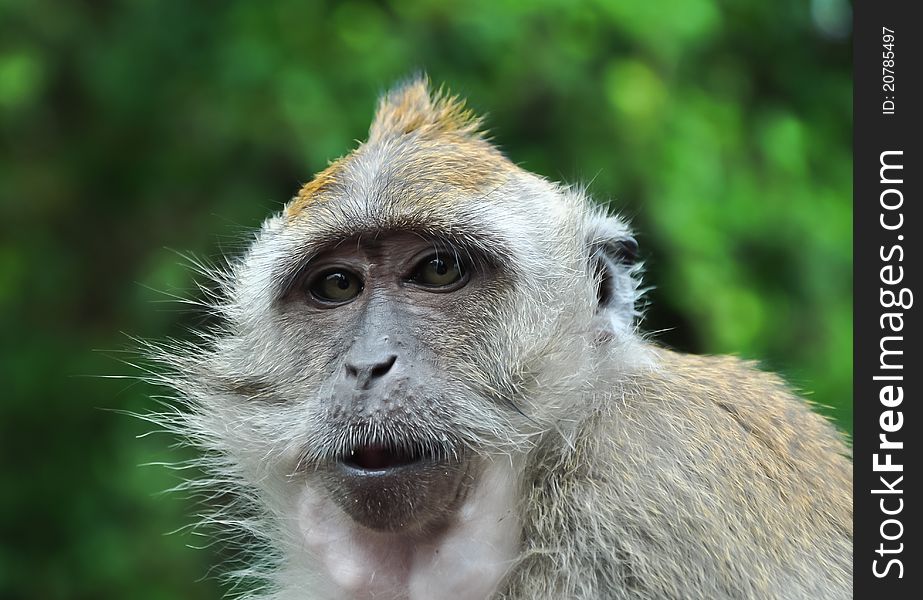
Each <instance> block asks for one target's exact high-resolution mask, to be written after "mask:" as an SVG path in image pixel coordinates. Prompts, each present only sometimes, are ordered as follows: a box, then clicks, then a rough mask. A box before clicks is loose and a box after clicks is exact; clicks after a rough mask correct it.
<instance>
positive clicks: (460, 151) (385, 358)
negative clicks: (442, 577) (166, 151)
mask: <svg viewBox="0 0 923 600" xmlns="http://www.w3.org/2000/svg"><path fill="white" fill-rule="evenodd" d="M479 127H480V121H479V119H477V118H475V117H474V116H473V115H472V114H471V113H470V112H469V111H468V110H467V109H465V107H464V105H463V104H462V103H461V102H460V101H459V100H457V99H456V98H453V97H447V96H446V95H444V94H439V93H436V94H433V93H431V92H430V91H429V89H428V87H427V83H426V82H425V81H423V80H416V81H412V82H410V83H408V84H406V85H404V86H402V87H399V88H397V89H396V90H394V91H392V92H391V93H389V94H387V95H385V96H384V97H383V98H382V100H381V101H380V104H379V107H378V111H377V115H376V117H375V120H374V123H373V124H372V127H371V130H370V135H369V139H368V141H367V142H365V143H363V144H362V145H360V146H359V147H358V148H357V149H356V150H355V151H353V152H352V153H350V154H349V155H348V156H346V157H344V158H341V159H339V160H337V161H336V162H334V163H332V164H331V165H330V166H329V168H327V169H326V170H324V171H323V172H321V173H319V174H318V175H316V176H315V178H314V179H313V180H312V181H311V182H310V183H308V184H307V185H305V186H304V187H303V188H302V189H301V191H300V193H299V194H298V195H297V197H295V198H294V199H293V200H292V201H291V202H290V203H289V204H288V205H287V206H286V208H285V210H284V211H283V212H282V213H281V214H279V215H276V216H273V217H272V218H270V219H268V220H267V221H266V222H265V223H264V225H263V227H262V229H261V231H260V232H259V233H258V235H257V236H256V239H255V240H254V241H253V243H252V245H251V247H250V249H249V251H248V252H247V253H246V254H245V255H244V256H243V257H242V258H240V259H239V260H238V261H237V262H235V263H233V264H231V265H230V267H229V269H228V272H227V273H225V276H224V281H225V286H224V287H225V289H224V296H223V297H222V299H221V301H220V302H219V303H217V308H218V310H219V311H220V312H221V313H222V315H223V316H224V317H225V324H224V326H223V327H222V329H221V330H220V331H217V332H215V333H214V336H213V337H212V338H210V342H209V345H208V347H207V348H206V349H205V350H202V349H199V350H197V351H196V352H195V353H193V354H192V355H191V356H187V360H185V362H182V363H181V364H179V365H178V366H179V368H178V378H179V380H180V386H179V387H181V391H182V392H183V395H184V396H185V397H187V398H189V399H190V400H191V402H192V403H193V407H194V410H193V411H192V413H191V414H190V415H188V416H186V417H185V418H187V419H189V420H192V421H194V423H192V426H191V427H189V426H188V425H189V424H188V423H187V426H186V427H185V428H184V429H185V430H186V431H190V430H191V431H194V432H196V435H198V437H199V441H200V442H201V443H202V444H204V445H205V446H206V447H207V448H211V449H213V450H214V453H213V454H214V457H215V458H214V460H215V461H216V462H217V463H220V464H217V469H218V470H219V471H220V472H221V473H224V474H225V476H227V477H229V478H233V480H235V481H243V482H246V484H247V489H250V490H252V494H253V495H254V496H255V497H256V502H257V503H258V504H259V505H260V506H263V507H268V509H269V515H270V516H272V515H275V516H276V522H277V523H278V524H277V527H278V528H280V529H285V528H286V527H287V525H286V523H288V522H289V521H290V519H289V520H287V519H286V517H285V516H286V515H292V514H299V511H301V512H304V511H309V512H310V511H314V512H315V513H316V512H317V511H318V510H325V511H328V513H329V515H330V518H331V519H350V520H352V522H353V523H354V524H355V525H357V526H360V527H362V528H365V529H368V530H371V531H379V532H402V533H406V534H409V535H421V536H425V535H427V534H428V533H429V532H433V531H438V530H440V529H441V528H445V527H447V526H449V525H450V524H451V523H452V521H453V519H455V518H457V513H458V512H459V510H460V509H461V507H462V506H463V504H464V502H465V499H466V498H468V497H469V496H470V495H471V494H472V490H475V489H477V488H478V486H480V485H483V483H482V481H483V473H484V470H485V468H486V467H485V465H487V464H490V463H496V462H497V461H501V462H505V463H506V464H509V465H513V468H512V469H511V470H510V471H509V472H508V473H507V475H506V480H509V481H507V482H506V485H515V479H516V469H515V465H516V464H517V457H521V456H522V455H523V454H524V453H526V452H528V451H529V448H531V447H532V445H533V444H534V443H535V440H536V439H537V437H539V436H540V435H541V434H542V433H543V432H544V431H547V430H548V429H551V428H554V429H558V430H566V429H567V427H568V422H569V415H571V414H572V411H573V410H574V409H575V408H577V407H575V406H573V405H572V404H573V402H575V401H576V400H574V399H576V398H579V397H580V395H579V394H575V393H572V392H574V391H578V392H579V390H580V388H581V386H587V385H592V383H593V373H595V372H596V370H597V368H598V366H599V364H600V363H602V362H608V361H610V359H611V357H612V355H613V353H617V354H619V356H620V359H619V361H618V362H619V364H623V365H627V364H632V363H633V362H634V363H638V362H643V360H644V359H643V354H644V353H643V351H642V350H641V347H640V346H639V345H638V344H637V343H636V338H635V335H634V321H635V317H636V308H635V303H636V302H635V301H636V297H637V294H638V283H637V278H636V271H637V264H636V258H637V246H636V244H635V241H634V239H633V238H632V237H631V235H630V233H629V230H628V228H627V226H626V225H625V223H623V222H622V221H621V220H619V219H618V218H616V217H612V216H608V215H606V214H605V213H604V212H602V211H601V209H599V208H598V207H596V206H595V205H593V204H592V203H591V202H590V201H589V200H588V199H587V198H586V196H585V195H584V193H583V191H582V190H580V189H575V188H568V187H563V186H560V185H558V184H554V183H551V182H549V181H547V180H545V179H543V178H540V177H538V176H536V175H533V174H531V173H528V172H526V171H524V170H523V169H520V168H518V167H517V166H516V165H514V164H513V163H511V162H510V161H509V160H508V159H507V158H506V157H505V156H503V154H501V153H500V152H499V151H498V150H497V149H496V148H495V147H494V146H493V145H491V144H490V143H489V142H488V141H487V140H486V139H485V138H484V136H483V135H482V133H481V131H480V129H479ZM574 356H581V357H584V358H583V359H582V360H581V361H580V362H579V363H578V364H577V366H576V367H575V361H574V360H573V357H574ZM172 360H174V361H179V360H180V359H179V358H177V357H173V358H172ZM306 506H307V507H310V508H305V507H306ZM321 506H322V507H323V508H319V507H321ZM283 537H286V538H287V539H290V540H291V541H292V543H293V544H297V543H299V541H298V537H299V532H298V528H297V527H295V528H294V529H293V530H292V531H288V533H287V534H286V535H284V536H283Z"/></svg>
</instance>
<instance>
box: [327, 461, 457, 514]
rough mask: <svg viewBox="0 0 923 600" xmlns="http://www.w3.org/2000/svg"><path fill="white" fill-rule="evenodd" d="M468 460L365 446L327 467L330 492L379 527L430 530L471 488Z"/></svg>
mask: <svg viewBox="0 0 923 600" xmlns="http://www.w3.org/2000/svg"><path fill="white" fill-rule="evenodd" d="M464 465H465V463H464V461H463V460H455V459H445V458H442V457H440V458H438V459H437V458H435V457H431V456H426V455H423V454H407V453H399V452H396V451H392V450H389V449H387V448H384V447H376V446H362V447H359V448H358V449H357V450H356V451H355V452H354V453H353V455H352V456H350V457H347V458H345V459H343V460H338V461H336V462H334V463H333V464H331V465H329V467H328V468H327V469H326V470H325V471H324V474H323V480H324V484H325V486H326V489H327V492H328V493H329V494H330V495H331V497H332V498H333V499H334V501H335V502H336V503H337V504H338V505H339V507H340V508H341V509H342V510H343V511H344V512H345V513H346V514H347V515H349V516H350V517H351V518H352V519H353V520H354V521H356V522H357V523H359V524H360V525H363V526H365V527H368V528H369V529H373V530H376V531H391V532H395V531H425V530H429V529H433V528H438V527H439V526H440V524H442V523H444V522H446V521H447V520H448V518H449V516H450V515H451V513H452V512H454V510H455V508H456V507H457V506H458V503H459V500H460V498H461V497H462V495H463V492H464V489H465V488H466V477H465V473H466V469H465V466H464Z"/></svg>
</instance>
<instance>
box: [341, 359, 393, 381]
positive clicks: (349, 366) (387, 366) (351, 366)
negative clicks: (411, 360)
mask: <svg viewBox="0 0 923 600" xmlns="http://www.w3.org/2000/svg"><path fill="white" fill-rule="evenodd" d="M396 361H397V355H396V354H392V355H390V356H388V357H387V358H384V359H382V360H379V361H377V362H368V363H352V362H347V363H346V365H345V367H346V374H347V375H349V376H350V377H352V378H354V379H356V381H357V384H358V385H359V387H361V388H367V387H368V386H369V385H371V383H372V382H373V381H374V380H375V379H378V378H380V377H383V376H384V375H386V374H387V373H388V371H390V370H391V367H393V366H394V363H395V362H396Z"/></svg>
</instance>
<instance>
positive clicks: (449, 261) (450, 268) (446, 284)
mask: <svg viewBox="0 0 923 600" xmlns="http://www.w3.org/2000/svg"><path fill="white" fill-rule="evenodd" d="M410 281H411V282H413V283H415V284H417V285H419V286H421V287H424V288H429V289H432V290H435V291H441V292H442V291H445V292H448V291H454V290H456V289H458V288H460V287H461V286H462V285H464V284H465V283H466V282H467V272H466V271H465V268H464V267H463V266H462V264H461V263H460V262H459V261H458V259H457V258H455V257H454V256H440V255H439V254H432V255H430V256H427V257H426V258H424V259H423V260H421V261H420V262H419V263H417V266H416V267H415V268H414V271H413V274H412V275H411V276H410Z"/></svg>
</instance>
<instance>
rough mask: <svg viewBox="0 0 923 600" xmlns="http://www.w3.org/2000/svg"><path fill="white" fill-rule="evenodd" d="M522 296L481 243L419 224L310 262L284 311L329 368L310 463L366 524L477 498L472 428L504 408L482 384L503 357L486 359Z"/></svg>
mask: <svg viewBox="0 0 923 600" xmlns="http://www.w3.org/2000/svg"><path fill="white" fill-rule="evenodd" d="M508 293H509V281H508V279H507V278H505V277H504V276H503V274H502V269H499V268H497V267H496V266H495V265H493V264H492V263H491V261H490V260H489V258H488V257H484V256H481V255H480V253H479V252H478V251H477V250H475V249H470V248H462V247H459V246H458V245H457V244H455V243H453V242H451V241H449V240H445V239H428V238H427V237H421V236H419V235H413V234H410V233H399V232H394V233H390V234H384V235H381V236H378V237H375V238H371V237H370V238H354V239H349V240H346V241H343V242H342V243H338V244H336V245H335V246H334V247H332V248H329V249H327V250H326V251H322V252H321V253H319V254H317V255H316V256H312V257H311V258H310V260H308V261H307V262H306V263H305V264H304V265H303V266H302V267H301V269H300V271H299V273H298V275H297V276H296V277H295V278H294V280H293V281H292V284H291V288H290V289H289V290H288V291H287V292H286V294H285V296H284V298H283V299H282V302H281V303H280V310H281V314H282V316H283V318H284V319H285V320H286V321H287V322H288V323H289V327H290V328H291V329H294V330H300V331H302V332H303V334H304V335H305V337H306V339H305V343H304V347H305V349H306V350H309V351H311V352H314V353H317V354H321V355H323V356H322V358H321V360H323V362H324V364H326V365H328V366H327V368H326V369H325V370H324V372H323V375H324V381H323V382H322V384H321V385H320V386H319V388H318V390H317V392H316V393H315V394H314V396H315V397H314V400H313V402H312V403H311V406H310V409H309V410H310V411H311V413H312V417H311V419H310V421H311V423H312V425H311V429H312V431H311V432H310V433H309V437H310V438H311V440H312V441H311V442H310V444H312V445H313V446H312V447H308V448H306V449H305V453H304V455H303V457H302V461H301V464H300V470H301V472H302V473H304V476H305V477H306V478H308V479H309V480H311V481H315V482H318V483H319V484H320V485H321V486H323V488H324V489H325V490H326V491H327V493H329V495H330V497H331V498H333V499H334V500H335V502H336V503H337V504H338V505H339V506H340V507H341V508H342V509H343V511H344V512H346V513H347V514H348V515H350V516H351V517H352V518H353V519H355V520H356V521H357V522H359V523H361V524H362V525H364V526H367V527H370V528H373V529H384V530H395V529H405V528H410V529H413V528H423V527H429V526H431V525H436V524H438V523H439V522H440V521H441V520H443V519H444V518H445V516H446V515H447V514H449V513H451V512H452V510H453V508H454V507H455V506H456V505H457V503H458V500H459V499H460V498H462V497H463V496H464V493H465V490H466V488H467V486H468V485H469V484H470V481H471V480H472V478H473V477H474V474H473V471H475V470H476V468H477V465H476V462H477V461H476V460H473V452H472V446H473V445H474V444H475V442H474V440H475V439H476V438H478V437H481V436H480V435H477V434H476V432H474V431H471V430H472V429H473V428H474V423H476V421H477V420H478V419H479V417H480V418H486V419H496V415H495V414H491V413H493V412H495V411H496V410H497V409H498V408H499V407H496V406H493V407H492V406H491V405H492V404H495V402H496V401H495V399H491V398H488V397H487V394H485V393H484V391H483V390H482V389H478V387H479V386H478V383H477V382H479V381H480V382H485V381H489V380H494V381H496V380H497V378H498V374H497V370H498V369H497V365H490V364H478V363H477V362H476V361H474V360H473V357H477V356H484V355H486V351H487V347H486V346H485V343H486V342H488V340H489V339H490V336H489V335H485V334H486V333H487V331H488V330H489V329H491V328H492V327H494V325H495V324H494V323H491V322H490V318H489V315H490V314H491V312H492V311H491V308H490V307H491V306H492V305H495V304H498V303H500V302H502V300H503V298H504V296H505V295H507V294H508ZM475 332H479V335H475ZM307 338H309V339H310V340H311V342H309V341H308V339H307ZM296 343H297V342H296ZM309 344H310V345H309ZM316 359H317V357H315V360H316ZM481 435H482V434H481Z"/></svg>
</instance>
